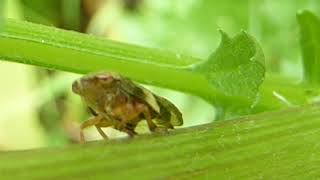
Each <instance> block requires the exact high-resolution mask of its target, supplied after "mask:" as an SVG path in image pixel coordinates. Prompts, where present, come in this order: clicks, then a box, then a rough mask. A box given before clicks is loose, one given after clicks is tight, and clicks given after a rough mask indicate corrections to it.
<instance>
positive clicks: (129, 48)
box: [0, 20, 307, 111]
mask: <svg viewBox="0 0 320 180" xmlns="http://www.w3.org/2000/svg"><path fill="white" fill-rule="evenodd" d="M2 22H4V26H3V28H2V30H1V31H0V45H1V47H5V48H0V58H1V59H5V60H11V61H15V62H20V63H24V64H32V65H38V66H43V67H46V68H52V69H59V70H65V71H70V72H75V73H89V72H95V71H101V70H107V71H114V72H118V73H121V74H123V75H125V76H128V77H130V78H132V79H133V80H136V81H139V82H141V83H145V84H151V85H157V86H161V87H165V88H171V89H175V90H179V91H183V92H187V93H190V94H193V95H197V96H200V97H202V98H204V99H205V100H207V101H209V102H211V103H213V104H216V105H220V106H222V107H228V108H239V107H249V106H250V103H251V102H248V101H247V99H243V98H241V97H234V96H232V97H230V96H225V95H223V93H222V92H220V91H218V90H216V89H214V88H213V87H212V86H211V85H210V83H209V82H208V81H207V79H206V77H205V75H204V74H202V73H201V72H195V71H193V66H194V65H195V64H197V63H199V62H201V61H202V60H201V59H198V58H194V57H190V56H185V55H181V54H176V53H172V52H167V51H163V50H159V49H152V48H145V47H140V46H136V45H129V44H125V43H119V42H114V41H111V40H107V39H102V38H97V37H94V36H90V35H85V34H81V33H76V32H72V31H65V30H59V29H56V28H53V27H47V26H42V25H36V24H32V23H27V22H23V21H15V20H6V21H2ZM128 67H129V68H128ZM275 86H277V85H276V84H274V85H273V86H271V88H270V86H268V85H266V86H264V87H263V88H262V89H261V97H262V98H261V101H260V102H259V103H258V104H257V106H255V109H256V111H261V110H266V109H274V107H277V108H281V107H287V105H286V104H283V103H281V102H280V103H279V100H277V99H275V101H274V98H271V99H270V98H269V97H270V96H273V94H272V93H273V91H274V88H276V89H277V88H280V89H288V87H287V86H283V87H282V86H278V87H275ZM291 87H292V88H294V87H293V86H291ZM289 88H290V87H289ZM295 90H296V88H295ZM297 90H298V92H297V93H294V94H293V96H295V95H297V94H298V95H299V96H300V95H301V94H303V93H304V92H301V90H300V89H299V88H298V89H297ZM285 91H286V90H285ZM290 91H291V90H290ZM290 91H289V90H288V91H286V92H290ZM285 95H286V94H285ZM306 98H307V97H306V96H305V95H304V96H302V99H304V100H305V99H306Z"/></svg>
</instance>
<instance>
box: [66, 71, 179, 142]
mask: <svg viewBox="0 0 320 180" xmlns="http://www.w3.org/2000/svg"><path fill="white" fill-rule="evenodd" d="M72 91H73V92H74V93H76V94H78V95H80V96H81V97H82V99H83V100H84V102H85V103H86V104H87V106H88V108H89V110H90V111H91V113H92V115H93V117H91V118H89V119H88V120H87V121H84V122H83V123H82V124H81V126H80V142H81V143H84V142H85V138H84V133H83V130H84V129H85V128H86V127H89V126H95V127H96V129H97V130H98V132H99V133H100V135H101V136H102V137H103V138H104V139H108V137H107V135H106V134H105V133H104V132H103V131H102V129H101V128H102V127H113V128H115V129H117V130H119V131H122V132H125V133H127V134H128V135H129V136H130V137H133V136H134V135H136V134H137V133H136V132H135V128H136V126H137V124H138V123H139V122H140V121H141V120H146V121H147V124H148V127H149V130H150V131H151V132H155V131H163V130H165V131H166V130H168V129H174V126H180V125H182V124H183V119H182V114H181V112H180V111H179V109H178V108H177V107H176V106H175V105H174V104H172V103H171V102H170V101H168V100H167V99H165V98H163V97H160V96H157V95H155V94H153V93H152V92H150V91H149V90H147V89H146V88H144V87H142V86H140V85H138V84H136V83H134V82H133V81H131V80H130V79H128V78H126V77H123V76H121V75H119V74H116V73H111V72H99V73H93V74H89V75H86V76H83V77H82V78H80V79H78V80H76V81H75V82H73V84H72Z"/></svg>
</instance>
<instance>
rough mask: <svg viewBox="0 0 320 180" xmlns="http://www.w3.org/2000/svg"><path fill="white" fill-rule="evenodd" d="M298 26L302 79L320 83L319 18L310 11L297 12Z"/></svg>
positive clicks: (314, 83) (316, 83)
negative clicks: (302, 69) (302, 70)
mask: <svg viewBox="0 0 320 180" xmlns="http://www.w3.org/2000/svg"><path fill="white" fill-rule="evenodd" d="M297 19H298V22H299V26H300V33H301V35H300V46H301V50H302V57H303V68H304V80H305V82H307V83H310V84H312V85H319V84H320V68H319V67H320V20H319V18H318V17H316V16H315V15H314V14H313V13H311V12H310V11H301V12H299V13H298V14H297Z"/></svg>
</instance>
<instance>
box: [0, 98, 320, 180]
mask: <svg viewBox="0 0 320 180" xmlns="http://www.w3.org/2000/svg"><path fill="white" fill-rule="evenodd" d="M319 130H320V105H319V104H314V105H307V106H304V107H299V108H291V109H287V110H284V111H277V112H268V113H262V114H258V115H251V116H247V117H244V118H242V119H235V120H231V121H224V122H217V123H213V124H206V125H202V126H198V127H192V128H187V129H180V130H175V131H172V132H171V133H170V134H169V135H142V136H140V137H137V138H134V139H127V140H126V139H123V140H114V141H108V142H96V143H88V144H85V145H74V146H70V147H63V148H51V149H48V148H44V149H38V150H28V151H17V152H3V153H1V154H0V175H1V179H47V178H52V179H70V178H75V179H88V178H92V179H106V178H114V179H119V178H120V179H127V178H130V179H141V178H142V179H154V178H160V179H184V178H189V179H190V178H198V179H203V178H207V179H213V178H218V179H228V178H229V179H230V178H231V179H240V178H243V179H248V178H250V179H258V178H262V179H286V178H289V177H295V178H297V179H301V178H303V179H314V178H316V177H319V171H318V169H319V168H320V164H319V160H320V154H319V153H318V152H319V150H320V149H319V145H318V144H319V143H318V142H319V138H320V131H319Z"/></svg>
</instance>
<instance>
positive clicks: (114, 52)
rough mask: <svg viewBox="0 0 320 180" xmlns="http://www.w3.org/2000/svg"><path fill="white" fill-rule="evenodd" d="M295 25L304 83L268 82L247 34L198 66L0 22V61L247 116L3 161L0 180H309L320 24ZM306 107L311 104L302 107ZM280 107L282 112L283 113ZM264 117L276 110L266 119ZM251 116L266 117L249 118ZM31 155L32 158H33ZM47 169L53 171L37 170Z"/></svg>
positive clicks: (305, 17)
mask: <svg viewBox="0 0 320 180" xmlns="http://www.w3.org/2000/svg"><path fill="white" fill-rule="evenodd" d="M70 18H71V17H70ZM297 18H298V22H299V26H300V31H301V42H300V43H301V49H302V54H303V65H304V66H303V70H304V78H303V79H304V81H303V82H301V83H300V82H299V79H292V78H290V77H287V76H284V75H282V74H276V73H273V72H269V73H267V74H266V75H265V71H266V70H265V69H266V68H265V58H264V53H263V50H262V48H261V47H260V45H259V44H258V43H257V41H256V40H255V39H254V38H253V36H251V35H249V34H248V33H247V32H245V31H242V32H241V33H239V34H238V35H236V36H234V37H233V38H230V37H229V36H228V35H227V34H226V33H225V32H223V31H220V34H221V36H222V38H221V43H220V46H219V47H218V48H217V50H216V51H215V52H214V53H212V54H211V56H210V57H209V58H207V59H199V58H194V57H191V56H187V55H183V54H180V53H174V52H168V51H164V50H160V49H153V48H147V47H142V46H137V45H131V44H125V43H119V42H115V41H111V40H106V39H101V38H97V37H94V36H90V35H84V34H80V33H75V32H72V31H65V30H60V29H57V28H52V27H47V26H43V25H37V24H33V23H28V22H24V21H17V20H10V19H2V20H1V23H0V25H1V26H0V46H1V47H5V48H0V58H1V59H4V60H9V61H15V62H20V63H24V64H32V65H36V66H42V67H46V68H51V69H57V70H63V71H69V72H75V73H88V72H92V71H100V70H109V71H115V72H119V73H121V74H123V75H125V76H127V77H129V78H131V79H133V80H136V81H138V82H141V83H144V84H151V85H156V86H161V87H166V88H171V89H175V90H179V91H183V92H186V93H190V94H193V95H196V96H199V97H201V98H203V99H205V100H206V101H208V102H210V103H212V104H213V105H215V106H217V107H218V108H220V109H221V110H222V111H221V112H222V113H221V116H219V117H220V118H221V119H227V118H228V116H224V115H231V116H232V115H243V114H246V115H247V116H245V117H244V118H243V119H235V120H230V121H226V122H225V121H224V122H215V123H213V124H205V125H203V126H200V127H192V128H189V129H181V130H177V131H175V132H173V133H171V134H169V135H168V136H164V135H161V136H158V135H145V136H142V137H138V138H137V139H134V140H131V141H127V140H123V141H122V140H119V141H110V142H107V143H102V142H98V143H93V144H87V145H83V146H71V147H66V148H57V149H43V150H35V151H27V152H12V153H5V154H3V155H1V154H0V160H1V161H0V162H2V163H0V167H1V168H0V174H1V175H4V176H3V177H6V178H10V177H12V175H16V176H19V177H20V178H49V177H63V178H65V177H75V176H77V175H78V176H79V177H85V176H89V175H90V173H92V174H94V176H95V177H96V178H104V177H106V176H108V175H109V176H113V177H120V175H121V176H122V177H124V176H128V177H131V176H132V175H144V176H145V177H146V178H151V177H164V178H170V177H171V178H185V177H189V176H198V177H199V178H200V177H202V178H204V177H219V178H223V177H225V178H226V177H229V178H230V177H234V178H235V177H238V178H239V177H256V178H258V177H265V178H285V177H289V176H292V175H293V174H294V173H298V172H299V175H301V177H307V176H309V177H310V178H314V177H316V176H317V174H318V173H317V172H316V171H313V169H317V168H318V165H317V163H316V162H317V160H318V159H319V157H318V155H317V154H316V152H317V150H318V146H317V140H318V138H319V133H318V129H319V118H318V117H319V104H317V103H315V102H317V98H318V96H319V88H318V85H319V84H318V83H319V77H320V76H319V72H320V71H319V70H318V65H319V58H318V53H319V52H320V49H319V45H318V44H319V43H318V39H319V35H318V34H319V33H320V32H319V31H320V30H319V29H320V28H319V26H320V21H319V19H318V17H316V16H315V15H313V14H312V13H311V12H309V11H302V12H300V13H298V15H297ZM74 26H77V25H74ZM128 67H130V68H128ZM150 74H152V76H150ZM190 82H192V85H191V84H190ZM307 103H315V104H312V105H303V104H307ZM291 106H298V107H295V108H293V107H291ZM288 107H290V108H288ZM284 108H288V109H287V110H280V109H284ZM269 110H274V112H265V111H269ZM276 110H277V111H276ZM258 112H265V113H263V114H260V115H250V114H253V113H258ZM199 118H201V116H199ZM169 148H170V151H166V150H167V149H169ZM35 152H37V156H38V157H36V155H34V156H31V155H30V154H32V153H35ZM135 153H137V154H138V155H136V154H135ZM111 154H112V157H111ZM57 156H58V157H57ZM44 157H45V158H44ZM89 157H90V158H89ZM8 158H12V161H9V162H8V160H7V159H8ZM257 159H258V161H257ZM306 159H307V160H308V162H307V163H304V162H303V161H304V160H306ZM21 162H23V163H21ZM135 162H137V164H136V163H135ZM267 162H268V163H270V166H269V164H267ZM55 163H56V164H55ZM153 163H155V164H153ZM62 164H63V165H65V166H62ZM146 164H147V166H146ZM67 165H68V166H67ZM47 166H49V167H52V168H50V170H46V169H43V168H42V167H47ZM109 169H110V171H108V170H109ZM123 171H125V172H126V173H124V174H123V173H122V172H123ZM16 172H19V174H14V173H16Z"/></svg>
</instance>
